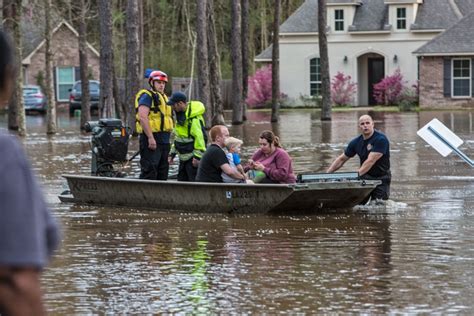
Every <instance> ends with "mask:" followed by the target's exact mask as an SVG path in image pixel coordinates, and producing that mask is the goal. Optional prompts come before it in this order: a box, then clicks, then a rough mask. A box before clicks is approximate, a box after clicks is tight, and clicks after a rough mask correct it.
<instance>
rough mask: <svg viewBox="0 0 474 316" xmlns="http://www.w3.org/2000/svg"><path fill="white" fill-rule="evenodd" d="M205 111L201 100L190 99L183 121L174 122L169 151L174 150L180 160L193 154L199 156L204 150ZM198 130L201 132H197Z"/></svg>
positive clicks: (205, 133)
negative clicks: (171, 146)
mask: <svg viewBox="0 0 474 316" xmlns="http://www.w3.org/2000/svg"><path fill="white" fill-rule="evenodd" d="M205 111H206V108H205V106H204V104H202V102H199V101H190V102H188V105H187V108H186V111H185V112H184V115H185V120H184V122H183V123H182V124H176V127H175V129H174V134H175V140H174V144H173V148H172V149H171V151H172V153H174V152H176V153H177V154H178V155H179V159H180V160H183V161H186V160H188V159H189V158H192V157H193V156H194V157H196V158H201V157H202V154H203V153H204V151H205V150H206V145H207V138H208V137H207V132H206V128H205V122H204V117H203V114H204V112H205ZM199 130H200V131H202V133H199Z"/></svg>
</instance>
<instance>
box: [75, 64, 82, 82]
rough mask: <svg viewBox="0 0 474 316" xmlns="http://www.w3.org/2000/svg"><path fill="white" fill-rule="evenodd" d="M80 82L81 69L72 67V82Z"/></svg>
mask: <svg viewBox="0 0 474 316" xmlns="http://www.w3.org/2000/svg"><path fill="white" fill-rule="evenodd" d="M78 80H81V67H74V81H78Z"/></svg>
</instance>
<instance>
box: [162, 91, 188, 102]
mask: <svg viewBox="0 0 474 316" xmlns="http://www.w3.org/2000/svg"><path fill="white" fill-rule="evenodd" d="M186 100H187V98H186V95H185V94H184V93H182V92H175V93H173V94H172V95H171V97H170V98H169V99H168V102H167V103H166V104H168V105H175V104H176V102H179V101H183V102H186Z"/></svg>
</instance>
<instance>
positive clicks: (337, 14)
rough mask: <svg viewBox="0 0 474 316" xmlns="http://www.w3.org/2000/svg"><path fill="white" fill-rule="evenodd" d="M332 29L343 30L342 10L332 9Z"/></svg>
mask: <svg viewBox="0 0 474 316" xmlns="http://www.w3.org/2000/svg"><path fill="white" fill-rule="evenodd" d="M334 30H336V31H344V10H335V11H334Z"/></svg>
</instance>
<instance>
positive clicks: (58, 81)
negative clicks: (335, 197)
mask: <svg viewBox="0 0 474 316" xmlns="http://www.w3.org/2000/svg"><path fill="white" fill-rule="evenodd" d="M27 33H28V32H24V34H25V36H26V35H27ZM38 38H39V39H38ZM51 38H52V40H51V47H52V51H53V61H52V63H53V67H54V71H53V75H54V90H55V96H56V101H57V102H68V101H69V89H70V88H72V85H73V84H74V82H75V81H77V80H80V72H79V69H80V68H79V42H78V38H79V33H78V32H77V31H76V30H75V29H74V28H73V27H72V26H71V25H70V24H69V23H68V22H66V21H65V20H62V21H61V22H59V24H58V25H57V26H56V27H55V28H54V29H53V31H52V36H51ZM24 41H25V42H26V43H25V45H24V48H23V56H24V59H23V61H22V63H23V72H24V73H23V74H24V83H25V84H40V81H41V80H44V70H45V43H46V41H45V40H44V39H43V38H41V37H38V36H36V37H35V38H33V39H28V38H25V39H24ZM32 44H33V45H32ZM87 47H88V51H87V57H88V64H89V76H90V78H91V79H95V80H98V79H99V64H100V59H99V52H98V51H97V50H96V49H95V48H94V47H93V46H92V45H90V44H89V43H87ZM25 56H26V57H25ZM42 78H43V79H42Z"/></svg>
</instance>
